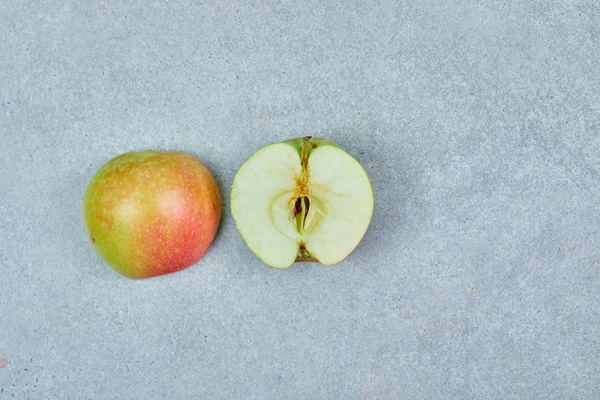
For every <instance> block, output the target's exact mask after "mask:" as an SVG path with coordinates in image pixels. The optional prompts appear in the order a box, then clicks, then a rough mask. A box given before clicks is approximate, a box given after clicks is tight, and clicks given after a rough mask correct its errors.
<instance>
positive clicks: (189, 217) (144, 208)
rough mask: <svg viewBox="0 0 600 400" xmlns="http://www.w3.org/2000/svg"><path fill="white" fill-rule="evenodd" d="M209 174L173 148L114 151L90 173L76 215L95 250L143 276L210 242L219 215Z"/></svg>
mask: <svg viewBox="0 0 600 400" xmlns="http://www.w3.org/2000/svg"><path fill="white" fill-rule="evenodd" d="M221 209H222V203H221V193H220V191H219V187H218V184H217V181H216V180H215V178H214V177H213V175H212V174H211V172H210V171H209V170H208V168H207V167H206V166H205V165H204V164H202V163H201V162H200V161H199V160H197V159H196V158H194V157H192V156H191V155H189V154H186V153H182V152H178V151H167V152H156V151H141V152H132V153H125V154H121V155H119V156H117V157H115V158H113V159H111V160H110V161H108V162H107V163H106V164H104V165H103V166H102V167H101V168H100V170H98V172H97V173H96V174H95V175H94V177H93V178H92V180H91V181H90V183H89V185H88V186H87V189H86V191H85V194H84V198H83V221H84V225H85V229H86V232H87V234H88V238H89V239H90V241H91V242H92V244H93V246H94V249H95V250H96V251H97V252H98V254H99V255H100V257H101V258H102V259H103V260H104V261H105V262H106V263H107V264H108V265H109V266H111V267H112V268H113V269H114V270H115V271H117V272H119V273H120V274H122V275H124V276H126V277H128V278H132V279H141V278H150V277H153V276H158V275H164V274H169V273H172V272H176V271H180V270H182V269H184V268H187V267H189V266H191V265H193V264H195V263H196V262H198V260H200V259H201V258H202V256H204V254H205V253H206V251H207V250H208V248H209V247H210V245H211V243H212V241H213V239H214V237H215V234H216V232H217V228H218V227H219V222H220V220H221Z"/></svg>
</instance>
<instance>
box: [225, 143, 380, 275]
mask: <svg viewBox="0 0 600 400" xmlns="http://www.w3.org/2000/svg"><path fill="white" fill-rule="evenodd" d="M231 212H232V214H233V218H234V219H235V222H236V226H237V228H238V230H239V231H240V234H241V235H242V237H243V238H244V241H245V242H246V244H247V245H248V247H249V248H250V250H252V252H254V254H255V255H256V256H257V257H258V258H260V259H261V260H262V261H263V262H264V263H265V264H267V265H269V266H271V267H273V268H279V269H283V268H288V267H290V266H291V265H292V264H293V263H294V262H296V261H319V262H320V263H322V264H325V265H333V264H337V263H339V262H340V261H342V260H343V259H344V258H346V257H347V256H348V255H349V254H350V253H351V252H352V251H353V250H354V248H355V247H356V246H357V245H358V243H359V242H360V241H361V240H362V238H363V236H364V234H365V232H366V231H367V228H368V227H369V223H370V221H371V216H372V215H373V187H372V185H371V181H370V180H369V176H368V175H367V172H366V171H365V169H364V168H363V167H362V165H361V164H360V163H359V162H358V161H356V159H354V158H353V157H352V156H351V155H350V154H348V153H347V152H345V151H344V150H342V149H341V148H340V147H339V146H338V145H336V144H335V143H333V142H331V141H329V140H326V139H320V138H313V137H311V136H306V137H304V138H299V139H291V140H286V141H284V142H279V143H273V144H270V145H268V146H265V147H263V148H262V149H260V150H259V151H257V152H256V153H255V154H254V155H253V156H252V157H250V158H249V159H248V160H247V161H246V162H245V163H244V164H243V165H242V166H241V167H240V169H239V171H238V172H237V174H236V176H235V178H234V180H233V186H232V188H231Z"/></svg>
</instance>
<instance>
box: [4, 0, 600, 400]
mask: <svg viewBox="0 0 600 400" xmlns="http://www.w3.org/2000/svg"><path fill="white" fill-rule="evenodd" d="M599 27H600V3H598V2H597V1H595V0H587V1H583V0H573V1H566V0H564V1H544V0H540V1H525V0H513V1H506V2H485V1H476V2H472V1H458V0H450V1H442V2H435V1H416V0H414V1H413V0H411V1H394V2H392V1H382V2H376V1H361V2H354V3H352V2H349V3H348V2H346V3H343V2H337V1H300V2H292V1H281V2H250V1H237V2H229V1H227V2H225V1H212V2H203V3H200V2H189V1H188V2H182V1H174V2H165V1H155V2H142V1H123V2H117V1H106V2H104V3H103V2H98V3H94V2H88V1H81V2H80V1H72V0H68V1H63V2H58V1H56V2H55V1H50V2H43V3H39V2H33V1H26V2H24V1H16V0H3V1H2V2H0V37H1V38H2V40H0V102H1V110H0V187H1V188H2V194H1V196H0V398H7V399H10V398H17V399H28V398H31V399H39V398H52V399H55V398H57V399H63V398H64V399H75V398H77V399H146V398H173V399H196V398H202V399H357V400H358V399H361V400H364V399H399V398H407V399H415V398H429V399H481V398H498V399H510V398H518V399H532V398H544V399H567V398H578V399H592V398H596V397H597V396H598V390H599V389H598V388H599V387H600V342H599V340H600V339H599V335H600V247H599V245H600V232H599V226H600V207H599V205H598V197H599V196H598V195H599V194H600V161H599V160H600V157H599V152H600V94H599V93H600V92H599V90H598V89H599V88H600V28H599ZM303 135H314V136H321V137H326V138H329V139H331V140H334V141H335V142H337V143H338V144H340V145H341V146H342V147H344V148H345V149H346V150H348V151H349V152H350V153H351V154H353V155H355V156H356V158H357V159H358V160H359V161H361V162H362V163H363V165H364V166H365V168H366V169H367V170H368V172H369V173H370V175H371V178H372V181H373V186H374V189H375V194H376V199H375V200H376V202H375V215H374V218H373V221H372V224H371V227H370V229H369V231H368V232H367V235H366V237H365V239H364V241H363V242H362V243H361V244H360V245H359V247H358V248H357V249H356V251H355V252H354V253H353V254H352V255H351V256H350V257H349V258H348V259H346V260H345V261H344V262H343V263H342V264H339V265H337V266H334V267H323V266H320V265H318V264H297V265H294V266H293V267H292V268H290V269H289V270H286V271H276V270H273V269H270V268H269V267H267V266H265V265H264V264H262V263H261V262H260V261H259V260H258V259H257V258H256V257H254V256H253V254H252V253H251V252H250V251H249V250H248V249H247V248H246V246H245V244H244V243H243V241H242V239H241V237H240V235H239V234H238V232H237V230H236V228H235V224H234V222H233V220H232V218H231V214H230V212H229V201H228V196H229V192H230V185H231V182H232V180H233V176H234V174H235V172H236V171H237V168H238V167H239V166H240V165H241V164H242V163H243V162H244V161H245V160H246V159H247V158H248V157H249V156H250V155H251V154H252V153H253V152H254V151H256V150H257V149H259V148H260V147H262V146H264V145H265V144H267V143H271V142H274V141H279V140H284V139H288V138H290V137H297V136H303ZM142 149H159V150H160V149H175V150H183V151H187V152H189V153H191V154H193V155H194V156H196V157H198V158H199V159H201V160H202V161H203V162H204V163H205V164H206V165H207V166H208V167H209V168H211V170H212V171H213V173H214V175H215V176H216V178H217V180H218V181H219V184H220V185H221V189H222V192H223V195H224V199H225V204H224V215H223V221H222V225H221V228H220V231H219V233H218V236H217V238H216V240H215V242H214V244H213V247H212V248H211V249H210V250H209V252H208V253H207V254H206V256H205V257H204V258H203V259H202V260H201V261H200V262H199V263H198V264H197V265H195V266H193V267H191V268H189V269H187V270H185V271H183V272H179V273H177V274H173V275H169V276H164V277H160V278H154V279H150V280H145V281H131V280H127V279H126V278H123V277H121V276H119V275H117V274H116V273H115V272H113V271H112V270H111V269H110V268H109V267H107V266H106V265H105V264H104V263H103V262H102V261H101V260H100V259H99V257H98V256H97V255H96V254H95V253H94V251H93V249H92V247H91V245H90V244H89V243H87V239H86V237H85V234H84V231H83V226H82V221H81V199H82V196H83V191H84V189H85V186H86V185H87V183H88V181H89V180H90V179H91V177H92V176H93V174H94V172H95V171H96V170H97V169H98V168H99V167H100V166H101V165H102V164H103V163H104V162H106V161H107V160H108V159H109V158H111V157H113V156H115V155H117V154H119V153H123V152H127V151H133V150H142Z"/></svg>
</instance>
